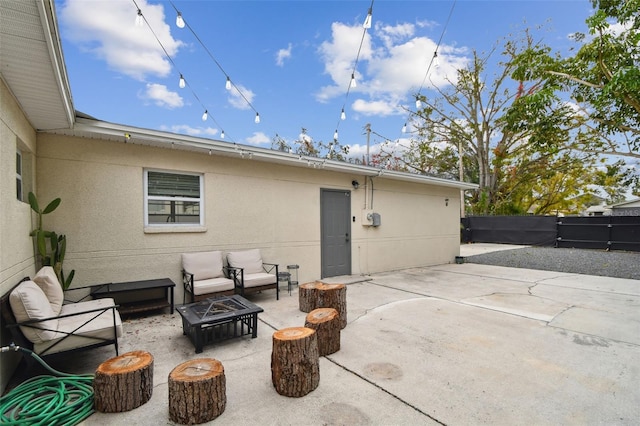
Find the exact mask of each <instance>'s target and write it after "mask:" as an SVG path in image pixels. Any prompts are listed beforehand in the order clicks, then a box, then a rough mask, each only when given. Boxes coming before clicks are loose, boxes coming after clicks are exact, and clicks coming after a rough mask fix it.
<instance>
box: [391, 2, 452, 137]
mask: <svg viewBox="0 0 640 426" xmlns="http://www.w3.org/2000/svg"><path fill="white" fill-rule="evenodd" d="M456 2H457V0H454V1H453V4H452V5H451V10H449V16H448V17H447V22H446V23H445V24H444V28H443V29H442V33H441V34H440V38H439V39H438V43H437V44H436V49H435V50H434V52H433V56H432V57H431V61H429V65H428V66H427V71H426V72H425V74H424V78H423V79H422V84H421V85H420V88H419V89H418V93H417V94H416V110H419V109H421V108H422V102H421V101H420V92H421V91H422V88H423V87H424V83H425V81H426V80H427V77H428V76H429V72H430V71H431V66H433V67H434V68H438V67H439V66H440V61H439V60H438V49H439V48H440V44H441V43H442V38H443V37H444V34H445V32H446V31H447V27H448V26H449V21H450V20H451V15H453V9H454V8H455V7H456ZM412 114H413V113H411V112H409V116H411V115H412ZM406 126H407V125H406V123H405V125H404V126H403V127H402V132H403V133H404V132H405V131H406Z"/></svg>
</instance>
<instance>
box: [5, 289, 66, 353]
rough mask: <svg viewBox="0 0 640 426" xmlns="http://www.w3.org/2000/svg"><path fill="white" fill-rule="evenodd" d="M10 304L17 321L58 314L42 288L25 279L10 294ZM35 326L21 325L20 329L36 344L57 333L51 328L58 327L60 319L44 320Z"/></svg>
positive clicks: (51, 337) (38, 318)
mask: <svg viewBox="0 0 640 426" xmlns="http://www.w3.org/2000/svg"><path fill="white" fill-rule="evenodd" d="M9 304H10V305H11V310H12V311H13V315H14V316H15V317H16V321H17V322H24V321H29V320H40V319H45V318H51V317H55V316H57V315H58V314H57V313H54V312H53V309H51V303H50V302H49V299H47V296H46V295H45V294H44V292H43V291H42V289H41V288H40V287H39V286H38V284H36V283H34V282H33V281H25V282H23V283H21V284H20V285H18V286H17V287H16V288H15V289H14V290H13V291H12V292H11V294H10V295H9ZM33 327H37V328H33ZM33 327H26V326H21V327H20V330H22V333H23V334H24V336H25V337H26V338H27V339H29V340H30V341H31V342H33V343H34V344H37V343H40V342H43V341H46V340H50V339H53V338H54V337H55V335H56V332H55V331H50V330H57V329H58V319H57V318H56V319H51V320H47V321H43V322H41V323H38V324H34V326H33ZM41 329H49V330H41Z"/></svg>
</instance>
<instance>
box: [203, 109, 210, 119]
mask: <svg viewBox="0 0 640 426" xmlns="http://www.w3.org/2000/svg"><path fill="white" fill-rule="evenodd" d="M207 118H209V111H207V110H206V109H205V110H204V114H202V121H207Z"/></svg>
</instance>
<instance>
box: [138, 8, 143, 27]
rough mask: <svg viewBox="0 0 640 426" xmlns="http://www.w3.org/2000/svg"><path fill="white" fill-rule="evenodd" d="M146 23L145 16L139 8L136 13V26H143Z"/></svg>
mask: <svg viewBox="0 0 640 426" xmlns="http://www.w3.org/2000/svg"><path fill="white" fill-rule="evenodd" d="M143 25H144V17H143V16H142V11H141V10H140V9H138V15H136V27H142V26H143Z"/></svg>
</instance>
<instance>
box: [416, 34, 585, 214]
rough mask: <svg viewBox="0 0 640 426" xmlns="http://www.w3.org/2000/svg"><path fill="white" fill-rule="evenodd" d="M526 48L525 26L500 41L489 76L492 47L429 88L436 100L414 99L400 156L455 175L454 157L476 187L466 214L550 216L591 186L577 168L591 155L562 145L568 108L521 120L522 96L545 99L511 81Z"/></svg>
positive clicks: (533, 86)
mask: <svg viewBox="0 0 640 426" xmlns="http://www.w3.org/2000/svg"><path fill="white" fill-rule="evenodd" d="M534 48H537V42H535V40H534V39H533V37H532V36H531V34H530V32H529V31H524V33H523V34H522V35H521V36H518V37H516V38H512V39H506V40H505V41H504V44H503V45H502V52H501V53H502V55H501V59H500V60H499V61H498V63H497V67H496V69H497V71H496V72H495V74H494V75H493V76H492V77H489V76H487V69H488V68H489V65H490V60H491V59H492V56H493V55H494V54H495V51H496V50H497V48H496V49H494V50H493V51H491V52H489V53H488V54H486V55H484V56H481V55H480V54H478V53H477V52H475V51H474V52H473V55H472V59H471V62H470V64H469V66H468V67H467V68H465V69H461V70H459V71H458V75H457V77H458V78H457V80H456V81H451V86H450V87H449V88H448V89H446V90H441V89H438V88H436V89H435V90H436V91H437V94H438V96H437V97H436V98H434V99H427V98H426V97H424V96H423V97H421V99H420V100H421V101H422V104H423V105H424V107H423V108H422V109H421V110H419V111H418V112H417V114H416V115H415V116H414V120H413V123H412V124H413V127H414V128H415V129H416V131H415V133H414V134H413V136H412V141H411V149H410V150H409V151H408V154H407V155H405V156H404V158H405V160H406V163H407V168H413V169H415V170H419V171H420V172H425V173H426V172H431V173H433V172H434V171H437V174H439V175H443V176H445V177H450V178H455V177H458V176H459V173H460V172H459V158H460V156H462V160H463V165H464V167H463V173H464V174H465V176H464V178H465V180H468V181H472V182H477V183H478V184H479V190H478V191H477V192H476V193H475V194H474V196H473V197H472V198H471V200H470V203H471V204H470V209H469V210H470V211H471V213H474V214H524V213H530V212H535V213H540V214H543V213H551V212H555V211H557V210H559V209H561V208H564V207H565V206H566V205H565V204H566V203H564V201H563V200H565V199H568V198H570V197H571V196H573V195H575V194H576V191H580V190H581V189H585V188H586V187H587V186H588V185H589V184H590V183H591V180H589V176H590V175H589V174H588V173H585V169H586V168H587V167H588V166H589V165H591V164H593V162H594V161H595V156H593V155H591V154H588V153H581V152H577V151H576V150H573V149H571V147H570V146H567V145H566V144H562V141H566V140H567V135H568V134H569V133H570V132H572V131H573V129H575V123H574V121H573V120H572V117H573V116H572V115H571V114H569V109H557V110H551V109H550V108H547V109H548V114H547V115H546V116H545V117H544V119H541V120H539V121H538V122H536V123H535V126H534V125H532V124H531V123H530V122H529V121H527V120H525V119H524V118H523V117H525V118H526V117H527V114H528V111H527V108H528V106H527V105H525V104H524V103H523V102H522V101H521V100H520V99H521V98H523V97H524V96H529V97H531V98H536V99H537V100H538V103H537V104H536V106H538V107H540V106H541V105H542V106H548V105H549V104H550V102H551V101H552V99H551V97H549V96H547V95H546V93H540V92H539V91H538V88H539V86H540V84H541V80H529V81H527V82H524V81H522V80H520V81H517V80H513V79H512V78H511V75H512V74H513V73H514V69H515V66H516V64H515V62H514V60H515V58H517V57H518V55H519V54H521V53H522V52H523V51H526V50H527V49H534Z"/></svg>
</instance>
